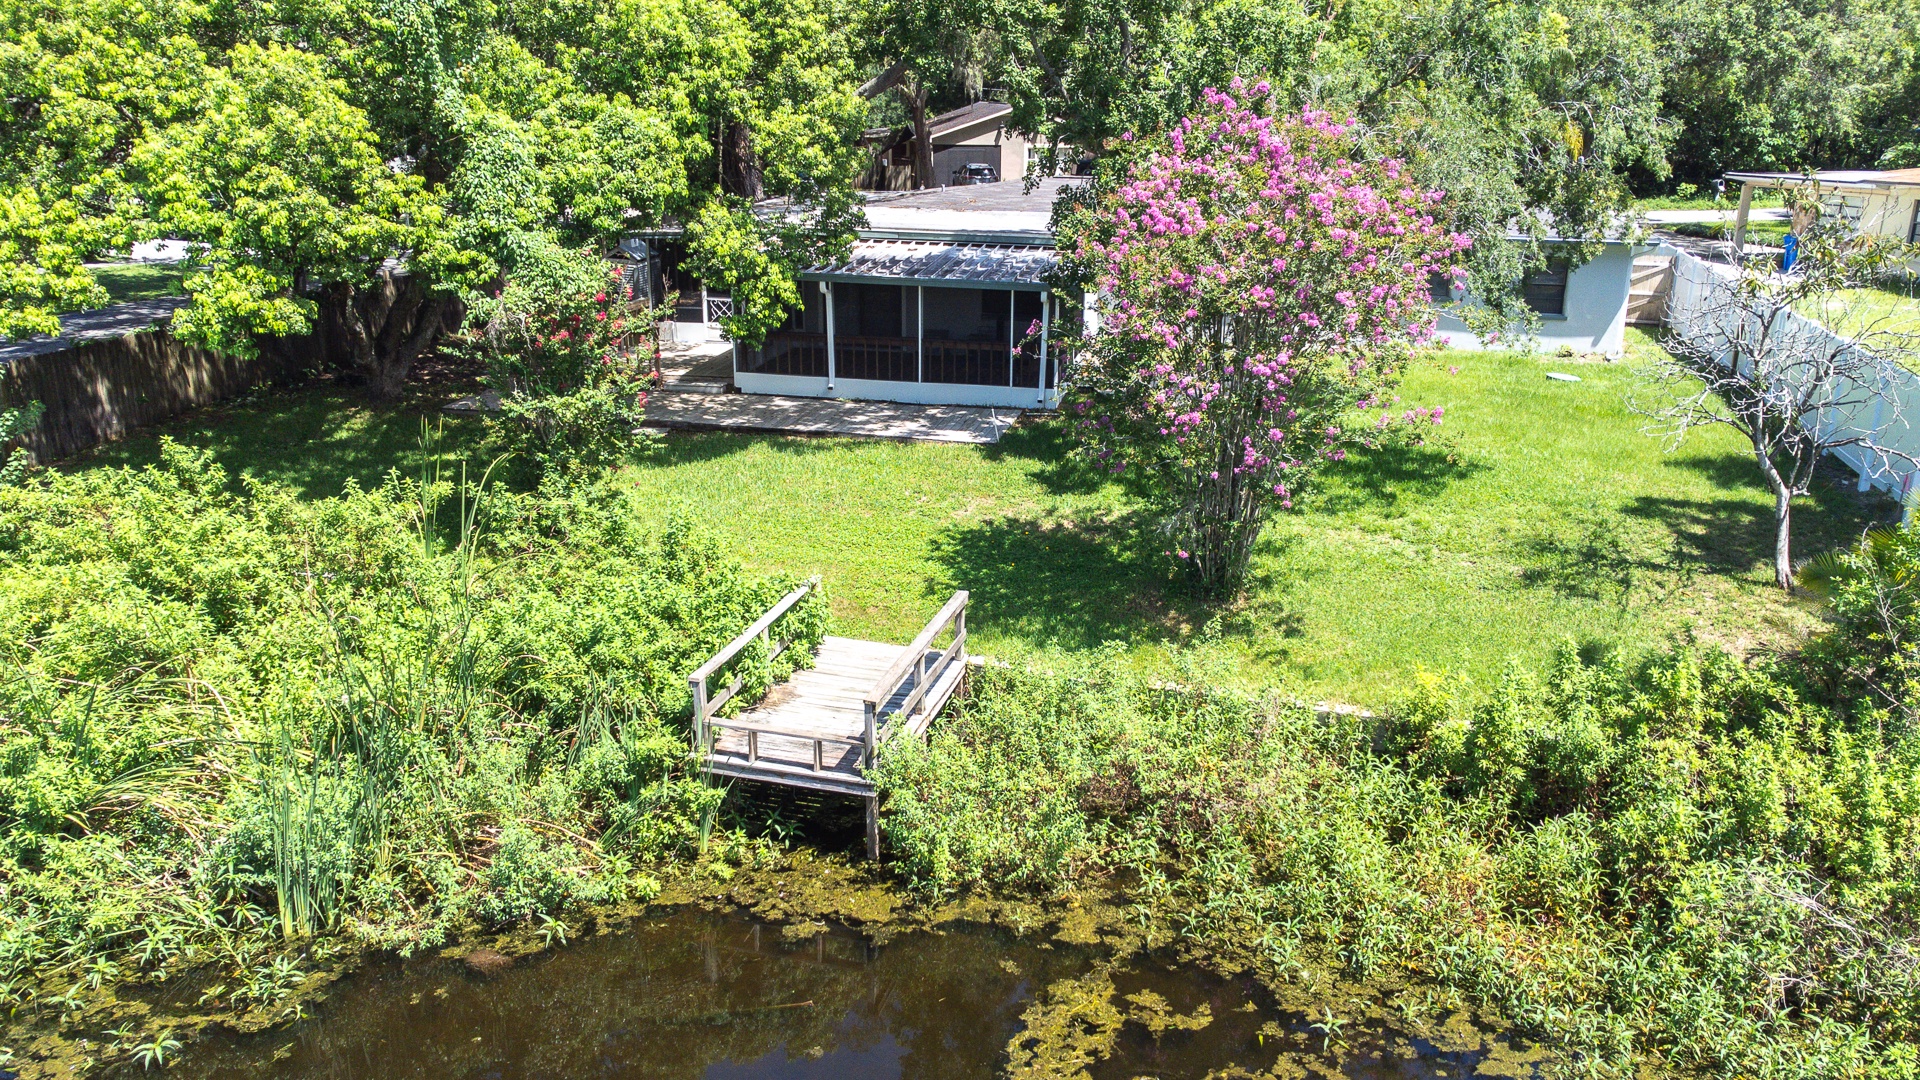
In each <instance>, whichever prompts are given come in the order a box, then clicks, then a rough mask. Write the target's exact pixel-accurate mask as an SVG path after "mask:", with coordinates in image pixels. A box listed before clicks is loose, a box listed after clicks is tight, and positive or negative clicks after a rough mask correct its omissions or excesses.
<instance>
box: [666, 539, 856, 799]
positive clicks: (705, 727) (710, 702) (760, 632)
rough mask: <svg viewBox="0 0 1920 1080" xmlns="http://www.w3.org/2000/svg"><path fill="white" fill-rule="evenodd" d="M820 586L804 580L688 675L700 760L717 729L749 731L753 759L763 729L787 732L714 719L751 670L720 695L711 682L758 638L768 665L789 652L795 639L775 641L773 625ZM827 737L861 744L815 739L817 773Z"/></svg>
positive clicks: (710, 749) (695, 746)
mask: <svg viewBox="0 0 1920 1080" xmlns="http://www.w3.org/2000/svg"><path fill="white" fill-rule="evenodd" d="M819 587H820V578H819V577H818V576H815V577H810V578H808V579H807V580H806V581H804V582H802V583H801V585H800V587H799V588H797V589H795V590H793V591H792V592H790V593H788V594H787V595H785V596H783V597H781V598H780V599H779V600H778V601H776V602H775V603H774V605H773V606H772V607H770V608H768V609H767V611H766V614H764V615H762V616H760V617H759V618H758V619H755V620H754V621H753V625H752V626H749V627H747V628H746V629H745V630H743V631H741V633H740V636H739V637H736V638H734V639H733V640H732V641H730V642H728V643H727V645H726V647H725V648H723V649H721V650H720V651H719V652H717V653H714V654H713V658H712V659H710V660H708V661H707V662H706V663H704V664H701V665H700V666H699V667H698V668H697V669H695V670H694V673H693V674H692V675H689V676H687V688H688V689H689V690H691V691H693V754H694V757H695V759H696V760H699V761H705V760H706V759H707V757H708V755H710V754H712V753H713V730H714V729H715V728H728V729H732V730H736V731H745V732H746V733H747V753H748V756H749V757H750V758H758V757H759V756H760V755H759V750H760V734H761V733H762V732H771V733H773V734H786V733H784V732H778V731H774V729H772V728H766V727H762V726H760V725H758V724H748V723H741V722H739V721H736V720H725V719H715V718H714V715H713V714H714V713H715V712H718V711H719V709H720V707H721V706H722V705H725V704H726V703H727V702H729V701H731V700H733V696H734V695H735V694H738V693H739V692H740V688H741V687H742V686H745V685H746V681H747V673H746V672H745V671H737V672H735V673H734V676H733V681H732V682H731V683H729V684H728V685H727V688H726V689H725V690H722V691H721V692H720V694H719V696H718V697H709V696H708V689H707V682H708V680H710V679H712V678H713V675H714V673H715V672H717V671H719V670H721V669H722V668H724V667H726V666H727V665H728V664H729V663H732V662H733V658H734V657H736V656H738V655H740V650H741V649H744V648H746V647H747V646H748V645H749V644H751V643H752V642H753V641H754V639H756V638H758V639H759V640H760V642H761V644H763V645H765V646H766V649H767V663H768V664H772V663H773V662H774V660H776V659H778V658H779V656H780V654H781V653H784V652H786V651H787V648H788V647H789V646H791V645H792V644H793V639H792V638H790V637H789V638H783V639H781V641H780V643H779V644H777V645H776V644H774V642H773V624H774V623H776V622H779V621H780V617H781V616H783V615H785V614H786V613H787V612H789V611H792V610H793V607H794V605H795V604H798V603H799V602H800V601H802V600H804V599H806V597H807V594H808V593H810V592H812V591H813V590H815V589H817V588H819ZM823 739H824V741H827V742H842V741H845V742H847V743H851V744H854V745H858V743H857V742H856V741H855V740H852V739H847V740H840V739H836V738H834V737H832V736H823V737H822V738H819V739H815V740H814V741H813V768H814V771H815V772H818V771H820V768H821V755H822V749H821V745H820V744H821V742H822V741H823Z"/></svg>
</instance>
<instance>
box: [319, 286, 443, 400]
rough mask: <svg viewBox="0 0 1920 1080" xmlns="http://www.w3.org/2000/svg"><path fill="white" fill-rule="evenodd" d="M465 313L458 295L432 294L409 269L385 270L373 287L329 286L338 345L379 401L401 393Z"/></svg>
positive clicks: (328, 311)
mask: <svg viewBox="0 0 1920 1080" xmlns="http://www.w3.org/2000/svg"><path fill="white" fill-rule="evenodd" d="M460 312H461V304H460V301H459V300H458V299H457V298H455V297H453V296H445V295H438V294H433V293H428V292H427V291H426V289H425V288H424V287H422V286H421V285H419V284H418V283H416V282H414V281H413V280H412V279H410V278H409V277H408V276H407V275H406V274H405V273H402V272H396V271H394V270H391V269H383V270H382V271H381V272H380V277H379V280H378V281H377V282H376V283H375V284H373V285H370V286H355V285H349V284H339V285H334V286H332V287H330V288H329V289H328V290H327V302H326V315H327V322H328V328H329V330H330V331H331V336H332V337H333V338H334V339H335V347H336V348H337V349H338V350H339V352H340V353H343V354H344V356H342V357H341V358H342V359H343V360H344V361H345V363H346V366H347V367H348V369H349V370H351V371H353V372H354V373H355V374H357V375H359V376H360V377H361V378H362V379H364V380H365V381H366V385H367V394H368V396H370V397H372V398H373V399H374V400H376V401H391V400H392V399H394V398H396V397H398V396H399V395H400V392H401V390H402V389H404V388H405V386H406V382H407V376H408V375H409V374H411V373H412V371H413V365H414V362H415V361H416V360H418V359H419V358H420V355H421V354H422V353H424V352H426V351H427V349H428V348H429V347H431V346H432V345H433V343H434V341H435V340H436V339H437V338H438V337H439V336H440V335H441V334H442V333H445V332H446V331H447V330H449V329H450V328H451V325H452V323H453V321H454V320H455V319H457V318H458V316H459V314H460Z"/></svg>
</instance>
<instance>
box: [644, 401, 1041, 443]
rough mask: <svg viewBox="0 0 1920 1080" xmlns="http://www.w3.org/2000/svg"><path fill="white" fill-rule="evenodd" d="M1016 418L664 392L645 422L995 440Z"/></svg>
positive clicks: (1003, 413)
mask: <svg viewBox="0 0 1920 1080" xmlns="http://www.w3.org/2000/svg"><path fill="white" fill-rule="evenodd" d="M1019 419H1020V410H1019V409H998V408H986V407H981V406H973V405H902V404H899V403H896V402H890V401H847V400H843V399H840V398H807V397H778V396H775V395H772V394H672V393H667V394H654V395H652V396H651V397H649V398H648V399H647V424H648V426H651V427H665V428H692V429H704V430H718V431H765V432H777V433H780V434H784V435H851V436H855V437H858V438H866V439H900V440H904V441H909V442H945V443H976V444H981V445H985V444H989V443H997V442H999V441H1000V436H1001V435H1003V434H1005V433H1006V431H1007V429H1008V428H1011V427H1012V426H1013V425H1014V422H1015V421H1017V420H1019Z"/></svg>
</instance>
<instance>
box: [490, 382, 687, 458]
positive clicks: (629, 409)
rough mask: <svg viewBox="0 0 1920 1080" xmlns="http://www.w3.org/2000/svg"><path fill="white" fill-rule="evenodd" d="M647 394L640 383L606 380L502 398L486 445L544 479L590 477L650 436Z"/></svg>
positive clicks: (491, 418)
mask: <svg viewBox="0 0 1920 1080" xmlns="http://www.w3.org/2000/svg"><path fill="white" fill-rule="evenodd" d="M645 419H646V393H645V391H644V389H643V388H642V387H641V386H640V385H639V384H638V383H628V382H619V383H615V382H605V383H597V384H593V385H589V386H585V387H582V388H580V389H578V390H575V391H573V392H572V393H569V394H552V395H547V396H542V397H535V396H530V395H525V394H517V393H516V394H511V395H507V396H503V397H502V398H501V399H500V411H499V413H498V415H496V416H493V417H490V418H488V420H487V434H488V439H487V443H488V445H489V447H490V448H492V449H494V450H496V451H497V452H500V453H505V454H509V455H512V456H513V457H514V458H515V459H517V460H518V461H519V462H522V463H524V464H525V465H526V466H528V467H529V468H530V469H531V471H532V472H533V474H534V475H536V476H540V477H548V476H554V477H561V478H579V477H589V476H592V475H594V474H597V473H600V472H603V471H605V470H607V469H610V468H613V467H615V466H617V465H620V464H622V463H623V462H624V461H625V460H626V457H627V455H628V454H630V453H632V452H633V450H634V448H635V447H636V446H638V445H641V444H642V443H643V442H645V441H646V440H647V436H648V434H649V433H648V432H646V431H645V430H644V429H642V428H641V427H640V424H641V421H643V420H645Z"/></svg>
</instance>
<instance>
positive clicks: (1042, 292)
mask: <svg viewBox="0 0 1920 1080" xmlns="http://www.w3.org/2000/svg"><path fill="white" fill-rule="evenodd" d="M996 247H998V248H999V249H1000V250H999V251H997V252H992V253H991V254H996V255H999V256H1001V257H1000V258H997V259H996V258H987V259H982V258H980V257H979V252H980V246H977V245H976V246H971V247H960V246H957V245H951V244H946V245H934V244H925V243H920V244H908V243H905V242H898V241H895V242H887V243H872V242H868V243H864V244H861V245H857V246H856V251H855V255H854V258H853V259H850V260H849V263H848V264H845V265H842V266H839V267H833V268H824V269H823V270H820V271H813V272H810V273H809V274H808V275H805V276H804V277H803V280H802V281H801V283H800V286H801V299H802V304H801V308H800V309H799V310H798V311H794V312H792V313H791V314H789V316H788V318H787V322H786V324H785V325H783V326H782V327H781V328H780V329H778V330H775V331H772V332H771V333H769V334H768V335H767V338H766V341H765V342H764V343H763V344H762V345H761V346H760V348H758V349H751V350H741V351H740V353H739V354H738V355H737V356H736V359H735V369H734V379H735V382H736V383H737V384H738V385H739V386H740V388H741V389H742V390H745V391H747V392H749V393H775V394H810V395H814V396H833V397H853V398H871V399H877V400H888V401H910V402H923V403H940V404H974V405H1006V406H1012V407H1019V408H1033V407H1035V406H1046V405H1051V404H1052V403H1053V401H1054V398H1055V396H1056V388H1057V386H1058V383H1059V370H1058V369H1059V358H1058V357H1057V356H1055V355H1053V350H1052V349H1051V346H1050V344H1049V342H1048V340H1047V339H1048V337H1049V336H1050V333H1049V332H1050V331H1051V330H1052V328H1053V327H1054V325H1055V324H1056V323H1057V322H1058V320H1059V319H1060V318H1061V317H1062V316H1063V314H1065V313H1064V311H1063V309H1062V305H1061V304H1060V303H1059V302H1058V298H1057V297H1056V296H1055V294H1054V293H1053V292H1052V291H1051V290H1049V289H1048V288H1047V287H1046V285H1045V284H1044V283H1042V282H1041V281H1039V280H1038V276H1039V274H1038V272H1036V270H1035V267H1034V266H1033V265H1032V261H1031V260H1029V261H1028V262H1027V263H1026V264H1024V265H1015V266H1010V265H1009V261H1008V259H1007V258H1006V255H1008V254H1009V253H1020V254H1024V253H1025V252H1024V251H1023V250H1022V249H1013V248H1009V247H1008V246H1006V245H997V246H996ZM862 248H864V249H866V250H865V251H862V250H860V249H862ZM876 249H878V251H876ZM903 250H904V253H905V254H906V255H907V256H909V257H915V256H917V257H918V262H917V265H902V260H901V259H900V258H899V257H898V256H900V255H901V254H902V252H903ZM956 250H957V251H959V252H961V253H962V254H971V255H972V256H973V258H972V259H971V262H970V263H964V262H959V261H958V260H956V259H954V258H953V254H954V253H955V252H956ZM1044 251H1045V255H1046V256H1047V259H1046V265H1048V266H1050V265H1051V256H1052V251H1051V249H1044ZM883 252H884V253H885V254H887V255H891V256H894V257H893V258H891V259H890V260H889V261H886V262H884V263H882V262H880V260H879V259H878V258H876V256H877V255H878V254H880V253H883ZM935 254H942V255H945V256H947V257H946V258H945V259H943V260H941V261H940V263H938V264H936V265H928V264H929V261H930V260H929V259H928V258H927V256H930V255H935ZM863 256H864V257H865V259H864V262H862V257H863ZM941 269H944V270H946V271H947V274H946V276H940V275H938V274H937V273H936V272H935V271H938V270H941ZM1042 269H1044V267H1042ZM860 270H866V271H868V273H867V274H862V273H860V272H859V271H860ZM916 270H917V271H919V273H913V272H912V271H916ZM968 270H971V271H972V273H971V274H970V275H966V276H961V275H963V274H965V272H966V271H968ZM1009 270H1014V271H1024V273H1021V274H1020V275H1019V276H1031V277H1033V278H1034V279H1035V280H1032V281H1000V282H991V283H988V282H978V281H976V280H975V279H977V278H978V277H981V276H1013V275H1011V274H1009V273H1008V271H1009ZM994 271H998V272H999V273H997V274H996V273H993V272H994ZM956 277H957V278H958V279H957V280H956ZM888 278H891V279H892V280H887V279H888Z"/></svg>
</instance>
